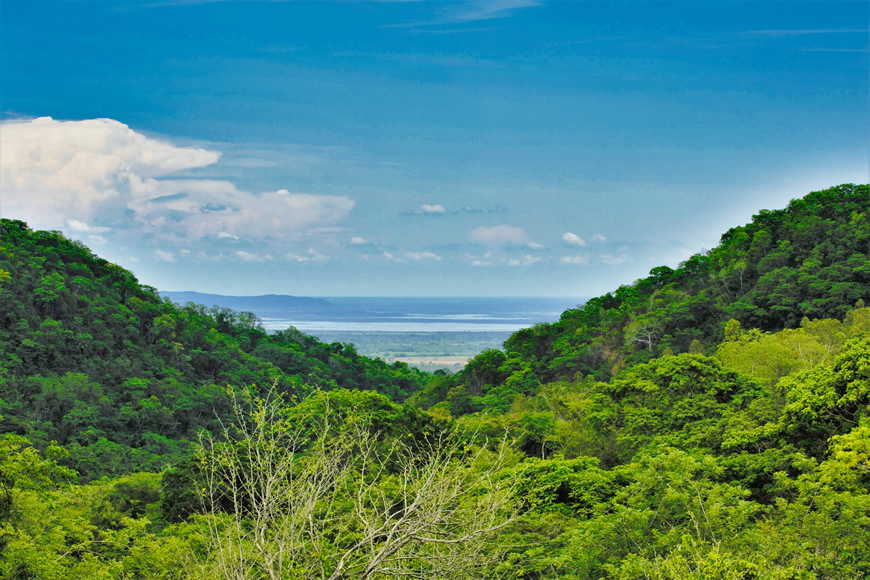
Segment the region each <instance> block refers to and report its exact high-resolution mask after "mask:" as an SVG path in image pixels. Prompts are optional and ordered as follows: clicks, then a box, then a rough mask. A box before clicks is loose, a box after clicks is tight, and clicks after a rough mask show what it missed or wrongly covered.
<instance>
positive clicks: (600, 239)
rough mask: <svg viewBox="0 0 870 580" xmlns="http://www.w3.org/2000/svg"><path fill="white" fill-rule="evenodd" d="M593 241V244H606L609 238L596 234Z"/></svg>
mask: <svg viewBox="0 0 870 580" xmlns="http://www.w3.org/2000/svg"><path fill="white" fill-rule="evenodd" d="M592 241H593V242H605V241H607V238H605V237H604V236H602V235H601V234H595V235H594V236H592Z"/></svg>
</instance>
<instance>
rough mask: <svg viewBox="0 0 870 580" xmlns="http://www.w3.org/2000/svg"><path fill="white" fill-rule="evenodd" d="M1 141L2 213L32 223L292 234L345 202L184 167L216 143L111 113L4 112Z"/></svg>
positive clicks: (195, 164) (172, 232) (181, 235)
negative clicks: (248, 187)
mask: <svg viewBox="0 0 870 580" xmlns="http://www.w3.org/2000/svg"><path fill="white" fill-rule="evenodd" d="M0 147H2V150H3V164H2V168H0V180H2V181H0V183H2V187H3V210H4V214H5V215H6V216H9V217H14V218H16V219H22V220H25V221H27V222H29V223H30V225H31V226H33V227H39V228H50V229H65V230H68V231H71V232H76V233H82V234H94V235H99V234H105V233H107V232H109V231H112V230H115V231H118V230H123V231H124V232H125V233H126V234H128V235H129V234H134V233H141V234H150V235H154V236H157V237H160V238H165V239H167V240H169V241H171V242H176V243H177V242H183V241H186V242H191V241H195V240H198V239H203V238H208V237H216V238H225V239H236V240H238V239H240V238H241V239H245V238H248V239H250V238H258V239H260V238H277V239H285V240H294V239H302V238H304V237H306V236H307V235H308V234H309V232H310V231H313V230H315V229H316V228H322V227H324V226H330V225H334V224H336V223H338V222H340V221H342V220H343V219H345V218H346V217H347V216H348V214H349V213H350V212H351V210H352V209H353V207H354V201H353V200H351V199H350V198H347V197H342V196H327V195H314V194H309V193H291V192H289V191H287V190H278V191H274V192H263V193H251V192H247V191H242V190H239V189H238V188H237V187H236V186H235V185H234V184H233V183H231V182H229V181H224V180H211V179H201V178H196V177H191V172H195V170H197V169H201V168H204V167H208V166H210V165H213V164H215V163H217V162H218V160H219V159H220V156H221V155H220V153H218V152H216V151H209V150H207V149H204V148H201V147H179V146H176V145H174V144H172V143H169V142H168V141H164V140H160V139H156V138H153V137H148V136H146V135H143V134H141V133H138V132H136V131H134V130H132V129H131V128H130V127H128V126H127V125H124V124H123V123H120V122H118V121H115V120H112V119H91V120H85V121H57V120H54V119H51V118H50V117H42V118H38V119H33V120H29V121H14V122H6V123H3V124H2V132H0ZM159 257H160V258H161V259H163V260H168V259H169V255H165V253H164V254H160V255H159ZM238 257H240V258H242V259H245V258H246V256H242V255H238Z"/></svg>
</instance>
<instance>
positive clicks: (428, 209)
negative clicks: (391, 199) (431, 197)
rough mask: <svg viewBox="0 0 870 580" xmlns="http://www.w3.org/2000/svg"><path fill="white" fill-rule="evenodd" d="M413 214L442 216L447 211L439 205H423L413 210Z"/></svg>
mask: <svg viewBox="0 0 870 580" xmlns="http://www.w3.org/2000/svg"><path fill="white" fill-rule="evenodd" d="M414 213H417V214H442V213H447V209H446V208H445V207H444V206H443V205H441V204H440V203H437V204H434V205H429V204H428V203H424V204H423V205H421V206H420V207H418V208H417V209H415V210H414Z"/></svg>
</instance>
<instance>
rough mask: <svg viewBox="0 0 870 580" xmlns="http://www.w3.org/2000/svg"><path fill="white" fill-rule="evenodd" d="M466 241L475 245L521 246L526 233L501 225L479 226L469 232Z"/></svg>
mask: <svg viewBox="0 0 870 580" xmlns="http://www.w3.org/2000/svg"><path fill="white" fill-rule="evenodd" d="M468 239H469V240H470V241H472V242H474V243H476V244H484V245H487V246H506V245H508V244H522V243H523V242H525V241H526V232H525V230H523V228H519V227H516V226H509V225H507V224H502V225H499V226H492V227H489V228H488V227H486V226H480V227H478V228H475V229H473V230H471V232H469V234H468Z"/></svg>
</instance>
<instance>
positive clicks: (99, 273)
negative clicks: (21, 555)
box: [0, 220, 425, 477]
mask: <svg viewBox="0 0 870 580" xmlns="http://www.w3.org/2000/svg"><path fill="white" fill-rule="evenodd" d="M0 361H2V362H0V415H2V419H0V431H2V432H10V433H18V434H21V435H26V436H27V437H28V438H30V440H31V441H33V442H34V443H35V444H37V445H38V446H40V447H44V446H45V445H47V444H48V442H50V441H57V442H58V443H59V444H61V445H64V446H65V447H67V449H69V450H70V452H71V456H70V459H69V461H68V463H69V465H70V466H71V467H74V468H75V469H76V470H78V471H79V472H80V473H82V474H83V475H85V477H93V476H98V475H103V474H110V473H129V472H131V471H139V470H145V469H155V470H156V469H160V468H162V467H163V466H165V465H166V464H168V463H171V462H172V461H173V458H175V457H179V456H180V455H181V454H183V453H184V452H185V451H186V449H187V442H188V441H189V440H191V438H193V437H195V432H196V430H197V429H200V428H205V429H209V430H212V429H214V428H215V427H216V425H217V424H218V422H219V420H221V419H222V418H225V417H226V416H227V413H228V412H229V411H230V404H229V400H228V399H227V396H226V393H225V388H226V387H227V386H228V385H232V386H245V385H250V386H251V387H252V388H253V389H254V390H255V391H262V389H264V388H266V387H268V386H271V385H272V384H273V383H275V384H276V385H277V387H278V389H279V391H281V392H284V393H289V394H293V393H297V394H301V393H304V392H307V391H309V390H311V389H312V388H324V389H333V388H339V387H343V388H358V389H371V390H377V391H379V392H382V393H385V394H388V395H390V396H391V397H393V398H394V399H396V400H401V399H404V398H405V397H407V396H408V395H409V394H410V393H412V392H414V391H415V390H417V389H418V388H419V385H420V384H421V383H422V382H423V381H424V380H425V374H423V373H420V372H419V371H416V370H414V369H410V368H408V366H407V365H404V364H402V363H397V364H393V365H387V364H386V363H384V362H383V361H380V360H372V359H368V358H366V357H363V356H360V355H358V354H357V353H356V351H355V350H354V348H353V347H352V346H350V345H342V344H338V343H334V344H324V343H321V342H320V341H318V340H317V339H315V338H313V337H310V336H307V335H304V334H302V333H300V332H297V331H295V330H294V329H289V330H286V331H283V332H280V333H277V334H275V335H267V334H266V332H265V331H264V330H263V328H262V326H261V325H260V324H259V320H258V319H257V318H256V317H255V316H253V315H252V314H250V313H245V312H241V313H239V312H235V311H233V310H230V309H227V308H221V307H214V308H211V309H208V308H206V307H204V306H197V305H193V304H188V305H186V306H178V305H175V304H173V303H171V302H169V301H168V300H165V299H163V298H161V297H160V296H159V295H158V294H157V291H156V290H155V289H154V288H151V287H148V286H143V285H140V284H139V283H138V281H137V280H136V278H135V277H134V276H133V274H132V273H131V272H129V271H127V270H125V269H123V268H121V267H119V266H117V265H115V264H111V263H109V262H107V261H106V260H103V259H101V258H98V257H96V256H94V255H93V254H92V253H91V252H90V251H89V250H88V249H87V248H86V247H85V246H84V245H83V244H81V243H80V242H75V241H71V240H68V239H66V238H64V237H63V235H62V234H60V233H58V232H44V231H31V230H30V229H29V228H27V226H26V224H24V223H23V222H20V221H13V220H3V221H2V224H0Z"/></svg>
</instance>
